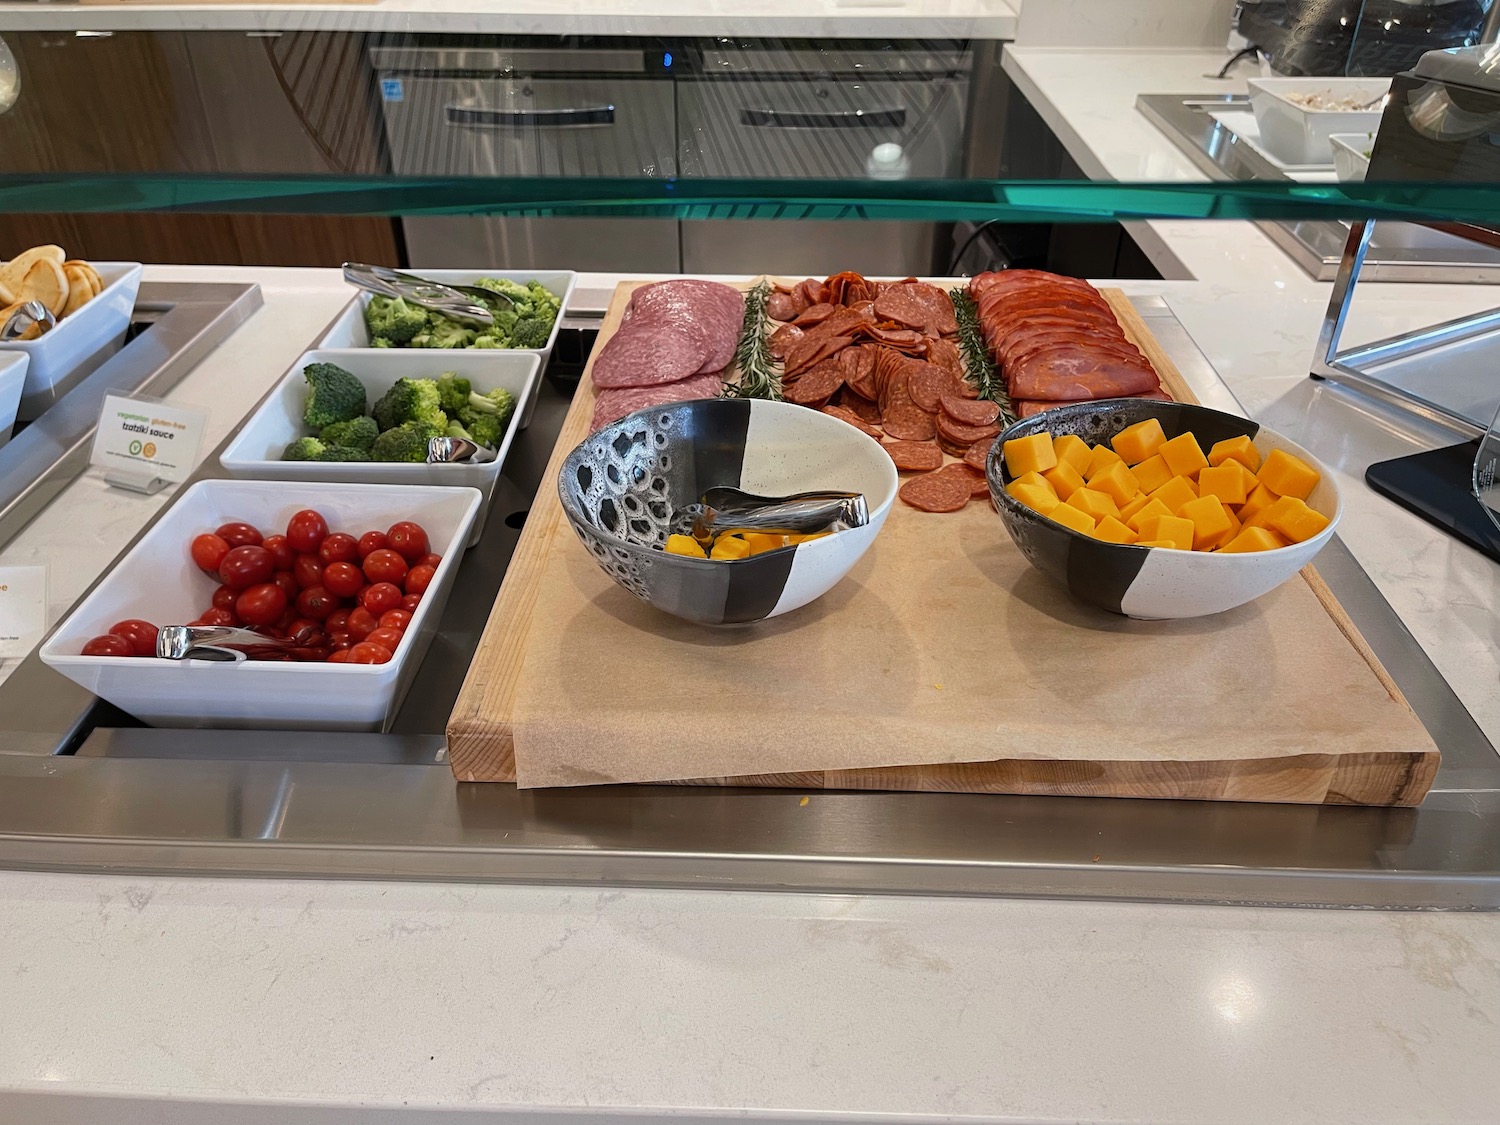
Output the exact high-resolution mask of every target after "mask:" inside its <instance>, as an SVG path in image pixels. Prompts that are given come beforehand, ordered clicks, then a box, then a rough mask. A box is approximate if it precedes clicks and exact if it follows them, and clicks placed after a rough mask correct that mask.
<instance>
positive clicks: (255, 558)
mask: <svg viewBox="0 0 1500 1125" xmlns="http://www.w3.org/2000/svg"><path fill="white" fill-rule="evenodd" d="M275 573H276V558H275V556H274V555H272V554H271V552H270V551H268V550H266V549H265V548H264V547H249V546H247V547H231V548H230V550H229V554H227V555H225V556H224V561H223V562H221V563H219V581H220V582H222V583H224V585H226V586H228V587H229V588H230V589H231V590H248V589H249V588H250V587H251V586H259V585H260V584H261V583H262V582H269V581H271V576H272V575H273V574H275Z"/></svg>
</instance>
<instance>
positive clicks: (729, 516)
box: [691, 487, 870, 543]
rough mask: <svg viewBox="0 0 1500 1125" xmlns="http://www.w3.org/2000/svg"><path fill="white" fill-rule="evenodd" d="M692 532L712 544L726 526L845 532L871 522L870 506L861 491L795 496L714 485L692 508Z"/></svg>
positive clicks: (802, 532) (786, 531)
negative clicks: (768, 494)
mask: <svg viewBox="0 0 1500 1125" xmlns="http://www.w3.org/2000/svg"><path fill="white" fill-rule="evenodd" d="M692 517H693V523H692V531H691V535H692V536H693V538H694V539H696V540H697V541H698V542H699V543H712V542H713V540H714V537H715V536H716V535H718V534H719V532H721V531H723V530H724V529H725V528H729V527H736V528H747V529H749V530H752V531H767V532H780V533H782V534H784V535H808V534H811V533H812V532H815V531H843V530H845V529H846V528H851V527H863V526H864V525H865V524H867V523H869V522H870V509H869V506H868V505H867V504H866V503H865V498H864V496H863V495H862V494H861V493H858V492H799V493H797V494H796V495H794V496H756V495H754V494H753V493H749V492H743V491H741V490H740V489H738V488H727V487H724V488H710V489H709V490H708V491H707V492H705V493H704V494H703V503H702V504H701V505H694V506H693V508H692Z"/></svg>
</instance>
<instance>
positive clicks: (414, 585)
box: [406, 566, 437, 594]
mask: <svg viewBox="0 0 1500 1125" xmlns="http://www.w3.org/2000/svg"><path fill="white" fill-rule="evenodd" d="M435 573H437V572H436V571H434V570H433V569H432V567H430V566H414V567H412V568H411V571H410V572H409V573H408V574H407V576H406V592H407V593H408V594H425V593H427V587H428V585H429V584H431V582H432V576H433V575H434V574H435Z"/></svg>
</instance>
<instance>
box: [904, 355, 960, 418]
mask: <svg viewBox="0 0 1500 1125" xmlns="http://www.w3.org/2000/svg"><path fill="white" fill-rule="evenodd" d="M958 384H959V380H958V378H957V377H956V376H955V375H954V374H953V372H951V371H949V370H948V369H947V368H946V367H939V366H938V365H937V364H935V363H919V364H917V365H915V366H913V368H912V374H911V400H912V401H913V402H914V403H916V404H917V405H918V406H920V407H921V408H922V409H923V410H925V411H927V413H929V414H936V413H937V412H938V409H939V407H940V405H941V403H942V401H943V399H944V398H946V397H950V396H951V397H954V398H956V397H958Z"/></svg>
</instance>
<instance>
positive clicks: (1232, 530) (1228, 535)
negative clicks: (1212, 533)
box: [1207, 504, 1244, 551]
mask: <svg viewBox="0 0 1500 1125" xmlns="http://www.w3.org/2000/svg"><path fill="white" fill-rule="evenodd" d="M1224 514H1225V515H1226V516H1228V517H1229V530H1228V531H1226V532H1224V534H1222V535H1220V536H1219V537H1218V538H1217V539H1215V540H1214V541H1213V542H1211V543H1209V544H1208V546H1207V549H1208V550H1210V551H1217V550H1218V549H1219V548H1220V547H1222V546H1224V544H1226V543H1228V542H1230V541H1231V540H1232V539H1233V538H1234V537H1235V536H1236V535H1238V534H1239V533H1240V528H1241V527H1243V526H1244V525H1243V524H1241V523H1240V518H1239V517H1238V516H1237V515H1235V514H1234V509H1233V508H1231V507H1230V506H1229V505H1228V504H1225V505H1224Z"/></svg>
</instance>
